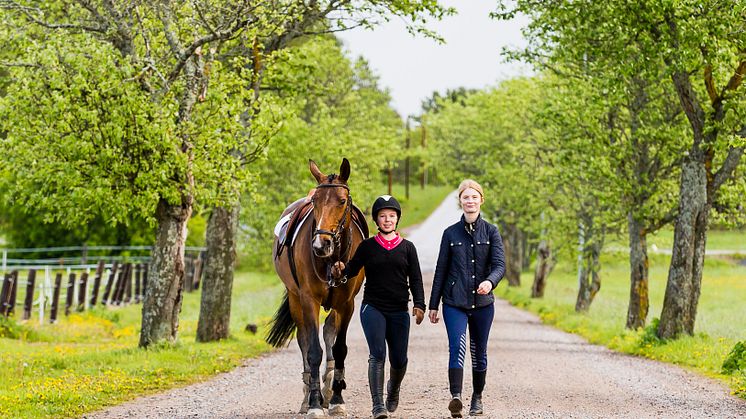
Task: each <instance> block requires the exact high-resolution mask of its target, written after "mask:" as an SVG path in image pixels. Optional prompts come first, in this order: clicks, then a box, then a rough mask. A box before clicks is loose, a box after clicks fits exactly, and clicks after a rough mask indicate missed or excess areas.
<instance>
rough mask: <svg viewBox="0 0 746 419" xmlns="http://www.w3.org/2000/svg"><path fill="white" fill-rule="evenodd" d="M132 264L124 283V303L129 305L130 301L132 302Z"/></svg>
mask: <svg viewBox="0 0 746 419" xmlns="http://www.w3.org/2000/svg"><path fill="white" fill-rule="evenodd" d="M132 266H133V265H132V264H131V263H128V264H127V269H126V272H127V278H126V279H125V281H126V282H125V283H124V303H125V304H129V302H130V301H132Z"/></svg>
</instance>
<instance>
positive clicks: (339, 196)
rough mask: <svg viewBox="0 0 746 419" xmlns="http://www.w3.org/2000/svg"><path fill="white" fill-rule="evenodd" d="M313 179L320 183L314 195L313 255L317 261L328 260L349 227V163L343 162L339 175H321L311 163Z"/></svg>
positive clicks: (350, 201) (311, 161)
mask: <svg viewBox="0 0 746 419" xmlns="http://www.w3.org/2000/svg"><path fill="white" fill-rule="evenodd" d="M309 166H310V169H311V173H312V174H313V177H315V178H316V181H317V182H318V183H319V184H318V185H317V186H316V191H315V192H314V194H313V198H312V199H313V217H314V220H315V226H316V228H315V230H314V232H313V242H312V246H313V253H314V254H315V255H316V256H318V257H330V256H332V255H333V254H334V253H335V251H336V250H337V249H338V248H339V247H340V243H341V239H342V234H343V233H344V231H345V229H347V227H348V226H349V224H350V210H351V209H352V196H350V189H349V188H348V187H347V179H348V178H349V177H350V162H349V161H347V159H342V165H341V166H340V167H339V175H336V174H331V175H328V176H327V175H325V174H323V173H321V171H320V170H319V168H318V166H316V163H315V162H314V161H313V160H309Z"/></svg>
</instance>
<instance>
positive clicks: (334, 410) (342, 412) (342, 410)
mask: <svg viewBox="0 0 746 419" xmlns="http://www.w3.org/2000/svg"><path fill="white" fill-rule="evenodd" d="M329 416H347V408H346V407H345V405H343V404H330V405H329Z"/></svg>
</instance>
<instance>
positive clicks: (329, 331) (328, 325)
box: [321, 310, 337, 407]
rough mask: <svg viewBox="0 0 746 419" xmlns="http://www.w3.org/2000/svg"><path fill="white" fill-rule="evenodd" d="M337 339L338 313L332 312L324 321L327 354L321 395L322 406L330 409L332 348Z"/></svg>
mask: <svg viewBox="0 0 746 419" xmlns="http://www.w3.org/2000/svg"><path fill="white" fill-rule="evenodd" d="M336 337H337V312H336V310H332V311H331V312H330V313H329V315H328V316H327V317H326V320H325V321H324V344H325V352H326V371H324V387H323V388H322V389H321V394H322V395H323V396H324V402H323V403H322V406H324V407H329V400H330V399H331V398H332V378H333V377H334V353H333V351H332V346H333V345H334V340H335V339H336Z"/></svg>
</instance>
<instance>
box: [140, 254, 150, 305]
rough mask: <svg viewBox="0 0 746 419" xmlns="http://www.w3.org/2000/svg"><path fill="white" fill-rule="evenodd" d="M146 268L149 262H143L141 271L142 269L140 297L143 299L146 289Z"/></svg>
mask: <svg viewBox="0 0 746 419" xmlns="http://www.w3.org/2000/svg"><path fill="white" fill-rule="evenodd" d="M148 269H150V264H149V263H145V264H143V271H142V298H143V300H144V299H145V293H146V292H147V291H148Z"/></svg>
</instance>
